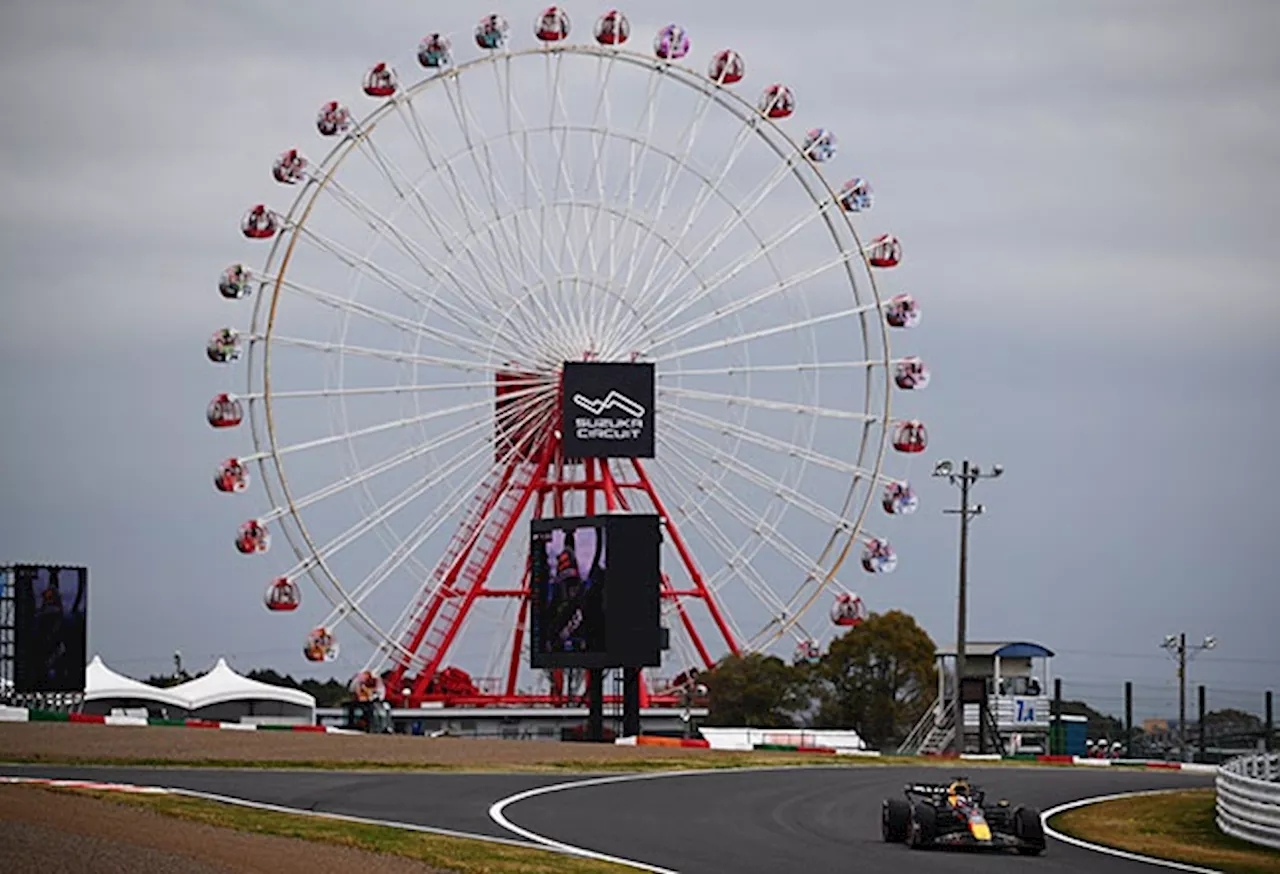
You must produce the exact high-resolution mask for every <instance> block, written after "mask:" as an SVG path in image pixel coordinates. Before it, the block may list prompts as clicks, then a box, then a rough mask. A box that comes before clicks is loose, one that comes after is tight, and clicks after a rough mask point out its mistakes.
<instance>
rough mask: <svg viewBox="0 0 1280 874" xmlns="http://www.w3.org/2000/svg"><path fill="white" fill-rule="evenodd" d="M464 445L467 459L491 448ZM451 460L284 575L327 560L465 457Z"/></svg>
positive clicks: (478, 443) (477, 442) (481, 443)
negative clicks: (466, 447)
mask: <svg viewBox="0 0 1280 874" xmlns="http://www.w3.org/2000/svg"><path fill="white" fill-rule="evenodd" d="M468 448H469V450H470V452H469V454H468V455H467V456H466V458H467V459H474V458H478V457H479V456H480V455H482V454H483V453H485V452H490V451H492V447H491V446H490V445H489V444H488V442H487V441H486V440H484V439H479V440H475V441H472V443H471V444H470V446H469V447H468ZM466 451H467V450H464V452H466ZM451 462H454V463H449V464H443V465H441V466H439V467H437V468H436V469H435V470H434V471H433V472H432V473H430V474H428V475H426V476H424V477H422V478H420V479H418V480H417V481H415V482H414V483H413V484H411V485H410V486H408V487H407V488H405V489H404V490H402V491H401V492H399V493H398V494H397V495H395V496H394V497H393V498H391V499H390V500H389V501H388V502H387V503H385V504H384V505H382V506H381V507H379V508H377V509H376V510H374V511H373V512H372V513H370V514H369V515H368V516H366V517H365V518H364V519H362V520H361V521H360V522H357V523H356V524H355V525H352V526H350V527H349V528H347V529H346V530H345V531H343V532H342V533H341V534H339V535H337V536H336V537H334V538H333V539H332V540H330V541H328V542H327V543H325V544H324V545H323V546H320V547H318V548H317V549H316V550H315V554H314V555H313V556H312V557H311V558H309V559H307V560H305V561H302V562H300V563H299V564H298V565H296V566H295V567H294V568H293V569H292V570H291V571H290V573H289V574H288V576H291V577H292V576H297V575H298V574H300V573H303V572H305V571H307V570H310V569H311V568H312V567H315V566H317V565H319V564H321V563H323V562H326V561H328V560H329V559H330V558H332V557H333V556H334V555H336V554H337V553H338V552H340V551H341V550H343V549H345V548H346V547H348V546H350V545H351V544H352V543H355V542H356V541H357V540H359V539H360V538H361V537H363V536H364V535H365V534H367V533H368V532H369V531H372V530H373V529H374V528H376V527H378V526H379V525H381V524H382V523H383V522H385V521H386V520H387V519H389V518H391V517H392V516H394V515H395V514H397V513H399V512H400V511H401V510H403V509H404V508H405V507H407V506H409V505H410V504H412V503H413V502H414V501H415V500H417V499H418V498H419V497H421V496H422V495H424V494H426V493H427V492H429V491H430V490H431V489H432V488H434V487H435V486H436V485H437V484H438V483H439V482H440V481H442V480H443V479H444V478H446V477H448V476H449V475H450V474H451V473H452V472H453V470H454V469H456V467H458V466H459V465H460V464H463V463H465V460H463V461H457V457H455V459H452V460H451Z"/></svg>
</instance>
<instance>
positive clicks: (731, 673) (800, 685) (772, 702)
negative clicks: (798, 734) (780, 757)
mask: <svg viewBox="0 0 1280 874" xmlns="http://www.w3.org/2000/svg"><path fill="white" fill-rule="evenodd" d="M699 680H700V681H701V682H702V683H705V684H706V686H707V698H708V708H709V710H710V715H709V716H708V717H707V718H706V719H705V720H704V721H703V724H704V725H711V726H714V725H731V726H740V727H746V728H792V727H794V726H795V724H796V714H797V713H798V712H799V711H801V710H803V709H804V708H805V706H806V705H807V704H808V696H807V695H806V689H805V685H804V682H803V677H801V676H800V675H799V674H798V673H797V672H796V670H795V669H794V668H793V667H792V666H790V665H788V664H787V663H786V662H784V661H783V660H782V659H780V658H778V657H777V656H770V655H765V654H763V653H751V654H750V655H746V656H732V655H731V656H726V657H725V658H724V659H722V660H721V661H720V663H719V664H717V665H716V666H715V668H714V669H713V670H711V671H710V672H708V673H705V674H702V675H701V676H700V677H699Z"/></svg>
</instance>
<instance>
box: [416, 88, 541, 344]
mask: <svg viewBox="0 0 1280 874" xmlns="http://www.w3.org/2000/svg"><path fill="white" fill-rule="evenodd" d="M445 92H446V94H447V95H448V96H449V100H450V103H451V104H454V103H455V101H454V98H453V95H452V93H450V92H449V90H448V87H447V82H446V83H445ZM407 107H408V116H409V120H410V121H411V123H412V128H413V130H414V131H415V133H416V136H415V137H414V139H415V141H416V142H417V143H418V145H419V147H420V148H421V149H422V150H423V153H424V154H425V155H426V156H427V160H428V163H429V164H430V165H431V167H432V169H433V171H435V172H436V173H437V174H438V173H439V168H440V167H441V166H442V167H443V168H444V170H445V171H446V172H447V175H448V177H449V179H450V181H451V183H452V188H453V190H454V193H455V194H456V195H457V202H458V204H459V210H460V212H461V213H462V218H463V221H464V223H465V224H466V227H467V231H468V233H469V237H468V240H474V239H480V238H482V237H484V238H487V239H488V241H489V246H490V251H491V252H492V253H493V259H492V260H493V261H495V262H497V264H498V275H497V276H496V277H494V276H492V274H493V270H492V269H491V268H490V269H489V270H487V271H486V270H484V269H483V268H482V267H481V266H480V261H479V260H477V258H476V257H475V253H474V252H473V251H472V249H471V247H470V246H469V245H467V244H466V243H464V244H463V246H464V249H465V251H466V252H467V257H468V260H469V261H470V262H471V265H472V267H473V269H475V270H476V271H477V273H480V274H481V275H484V274H485V273H486V272H487V273H488V274H490V278H491V279H493V280H494V281H495V283H496V285H497V288H498V292H497V293H496V294H495V293H493V292H492V290H491V292H490V297H491V302H492V303H493V304H494V305H495V306H496V307H497V308H498V309H499V310H500V311H501V310H502V309H503V308H504V307H507V308H512V307H514V309H515V310H516V311H523V310H524V307H525V301H526V300H529V299H531V300H532V301H533V303H534V304H535V305H536V306H538V307H539V308H540V309H541V310H542V314H541V317H542V318H550V317H551V316H550V314H549V313H547V311H546V307H545V306H544V305H542V302H541V300H540V298H539V296H538V295H534V294H528V293H526V294H523V295H515V294H513V293H512V284H513V283H512V282H511V279H510V277H509V274H508V271H509V264H510V262H512V261H519V260H520V259H521V258H523V259H525V260H529V259H530V256H529V255H528V254H527V253H526V251H525V249H524V247H523V246H522V245H520V246H519V249H518V252H519V255H518V256H517V255H516V253H514V252H512V251H511V249H510V241H509V240H506V232H505V229H503V228H500V229H501V230H502V231H503V237H504V240H506V242H507V244H508V245H507V250H508V251H507V255H508V257H503V256H501V255H499V254H498V249H499V247H498V242H497V234H496V233H495V231H494V223H492V222H486V221H485V211H484V209H483V208H482V207H481V206H480V205H479V203H478V202H477V201H476V200H474V199H473V198H472V197H471V195H470V193H469V190H468V192H467V193H465V194H464V192H463V189H464V186H463V184H462V181H461V180H460V179H459V178H458V174H457V171H456V170H455V169H454V167H453V158H452V157H448V158H445V159H444V160H443V161H442V162H437V161H436V159H435V158H434V156H433V155H432V144H433V143H434V142H435V140H434V137H432V136H431V133H430V129H429V128H428V127H427V126H426V125H424V124H423V123H422V120H421V118H420V117H419V115H418V112H417V108H416V107H415V106H414V105H413V104H412V103H407ZM456 114H457V110H456V109H455V115H456ZM458 123H459V126H460V127H461V128H462V133H463V136H464V138H465V139H466V140H467V143H468V145H471V144H472V136H471V133H470V129H469V126H467V124H466V115H465V114H463V115H461V116H459V117H458ZM486 149H487V143H486ZM436 150H437V151H439V152H441V154H443V149H440V148H439V145H438V144H436ZM466 152H467V154H468V155H469V156H470V157H471V159H472V163H473V164H474V165H475V167H476V170H477V172H479V173H480V176H481V178H485V176H486V174H485V173H484V172H483V170H481V169H480V167H479V164H478V162H477V161H476V158H475V150H474V148H469V149H467V150H466ZM496 177H497V174H496V173H490V174H488V178H489V179H490V180H491V184H493V183H494V182H496ZM493 208H494V211H495V215H497V214H499V210H498V207H497V204H496V200H495V201H494V202H493ZM472 213H474V214H475V215H476V216H479V218H480V221H481V223H482V225H481V227H480V228H477V227H476V223H475V221H473V219H472ZM518 240H519V237H517V241H518ZM485 260H488V259H485ZM533 262H534V263H536V259H533ZM484 284H485V287H486V288H490V289H492V286H490V283H489V280H486V281H485V283H484ZM520 284H521V285H523V287H524V289H525V291H526V292H527V291H528V290H529V284H528V282H526V281H523V279H522V281H521V283H520ZM501 318H502V316H501V315H500V319H501ZM537 321H538V319H536V318H535V319H534V320H533V322H535V323H536V322H537ZM527 342H533V340H532V338H530V339H529V341H527Z"/></svg>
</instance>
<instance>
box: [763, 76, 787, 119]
mask: <svg viewBox="0 0 1280 874" xmlns="http://www.w3.org/2000/svg"><path fill="white" fill-rule="evenodd" d="M757 108H758V109H759V110H760V112H761V113H763V114H764V115H767V116H768V117H769V118H786V117H787V116H789V115H791V113H793V112H795V111H796V95H795V92H793V91H792V90H791V89H790V88H788V87H787V86H786V85H782V84H777V83H775V84H773V85H770V86H769V87H768V88H766V89H764V93H763V94H761V95H760V102H759V104H757Z"/></svg>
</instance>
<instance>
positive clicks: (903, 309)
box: [884, 294, 920, 328]
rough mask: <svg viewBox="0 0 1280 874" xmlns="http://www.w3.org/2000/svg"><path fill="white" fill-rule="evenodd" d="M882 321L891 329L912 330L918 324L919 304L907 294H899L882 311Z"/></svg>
mask: <svg viewBox="0 0 1280 874" xmlns="http://www.w3.org/2000/svg"><path fill="white" fill-rule="evenodd" d="M884 320H885V321H886V322H888V323H889V326H890V327H892V328H914V327H915V326H916V325H918V324H920V304H918V303H916V299H915V298H913V297H912V296H911V295H909V294H900V295H898V296H897V297H895V298H894V299H893V300H891V301H889V303H888V305H887V306H885V309H884Z"/></svg>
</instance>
